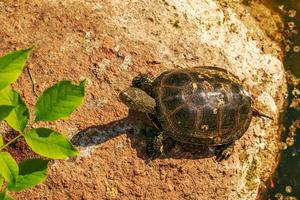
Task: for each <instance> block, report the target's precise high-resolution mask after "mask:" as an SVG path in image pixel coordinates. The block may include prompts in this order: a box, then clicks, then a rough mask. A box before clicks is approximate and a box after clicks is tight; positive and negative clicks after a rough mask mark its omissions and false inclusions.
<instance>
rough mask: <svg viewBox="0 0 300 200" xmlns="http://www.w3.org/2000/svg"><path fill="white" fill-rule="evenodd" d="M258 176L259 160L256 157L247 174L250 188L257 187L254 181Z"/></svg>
mask: <svg viewBox="0 0 300 200" xmlns="http://www.w3.org/2000/svg"><path fill="white" fill-rule="evenodd" d="M257 178H258V174H257V161H256V159H253V161H252V163H251V164H250V168H249V170H248V173H247V175H246V187H247V188H249V189H251V188H253V187H256V184H255V183H253V181H254V180H255V179H257Z"/></svg>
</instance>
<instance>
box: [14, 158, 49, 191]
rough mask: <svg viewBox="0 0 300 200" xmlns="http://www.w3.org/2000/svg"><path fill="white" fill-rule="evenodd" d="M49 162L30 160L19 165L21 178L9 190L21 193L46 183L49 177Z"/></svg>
mask: <svg viewBox="0 0 300 200" xmlns="http://www.w3.org/2000/svg"><path fill="white" fill-rule="evenodd" d="M47 166H48V160H42V159H29V160H25V161H23V162H22V163H20V164H19V170H20V172H19V176H18V178H17V181H16V183H15V185H13V186H11V187H8V190H10V191H14V192H19V191H21V190H25V189H28V188H33V187H35V186H36V185H38V184H40V183H42V182H44V180H45V179H46V177H47Z"/></svg>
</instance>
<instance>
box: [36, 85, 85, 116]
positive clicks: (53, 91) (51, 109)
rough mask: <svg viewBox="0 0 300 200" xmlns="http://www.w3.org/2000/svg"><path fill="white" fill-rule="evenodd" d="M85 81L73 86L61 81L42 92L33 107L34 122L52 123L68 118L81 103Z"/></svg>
mask: <svg viewBox="0 0 300 200" xmlns="http://www.w3.org/2000/svg"><path fill="white" fill-rule="evenodd" d="M84 85H85V81H81V82H80V84H79V85H78V86H77V85H73V84H72V83H71V82H70V81H61V82H59V83H57V84H55V85H54V86H52V87H50V88H48V89H47V90H45V91H44V93H43V94H42V96H40V97H39V99H38V101H37V103H36V105H35V115H36V118H35V121H53V120H56V119H61V118H65V117H68V116H69V115H70V114H71V113H72V112H73V111H74V110H75V109H76V108H77V107H78V106H80V105H81V104H82V102H83V97H84Z"/></svg>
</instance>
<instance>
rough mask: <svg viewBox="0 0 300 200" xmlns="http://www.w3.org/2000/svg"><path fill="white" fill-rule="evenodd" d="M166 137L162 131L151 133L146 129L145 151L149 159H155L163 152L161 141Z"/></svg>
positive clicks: (151, 131)
mask: <svg viewBox="0 0 300 200" xmlns="http://www.w3.org/2000/svg"><path fill="white" fill-rule="evenodd" d="M165 139H166V136H165V134H164V132H158V133H157V132H156V133H153V129H152V130H146V152H147V156H148V158H149V159H150V160H152V159H155V158H157V157H159V156H160V155H162V154H163V153H164V150H163V143H162V142H163V141H164V140H165Z"/></svg>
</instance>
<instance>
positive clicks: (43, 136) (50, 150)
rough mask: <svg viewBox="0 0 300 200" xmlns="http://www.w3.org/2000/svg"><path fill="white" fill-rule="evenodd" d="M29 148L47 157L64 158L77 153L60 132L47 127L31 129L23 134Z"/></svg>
mask: <svg viewBox="0 0 300 200" xmlns="http://www.w3.org/2000/svg"><path fill="white" fill-rule="evenodd" d="M25 140H26V142H27V144H28V145H29V146H30V147H31V149H32V150H33V151H34V152H36V153H38V154H40V155H42V156H45V157H47V158H52V159H64V158H67V157H70V156H76V155H78V151H77V150H76V149H75V147H73V145H72V144H71V143H70V142H69V141H68V140H67V139H66V138H65V137H64V136H63V135H61V134H60V133H57V132H55V131H53V130H51V129H47V128H37V129H31V130H29V131H28V132H27V133H26V134H25Z"/></svg>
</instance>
